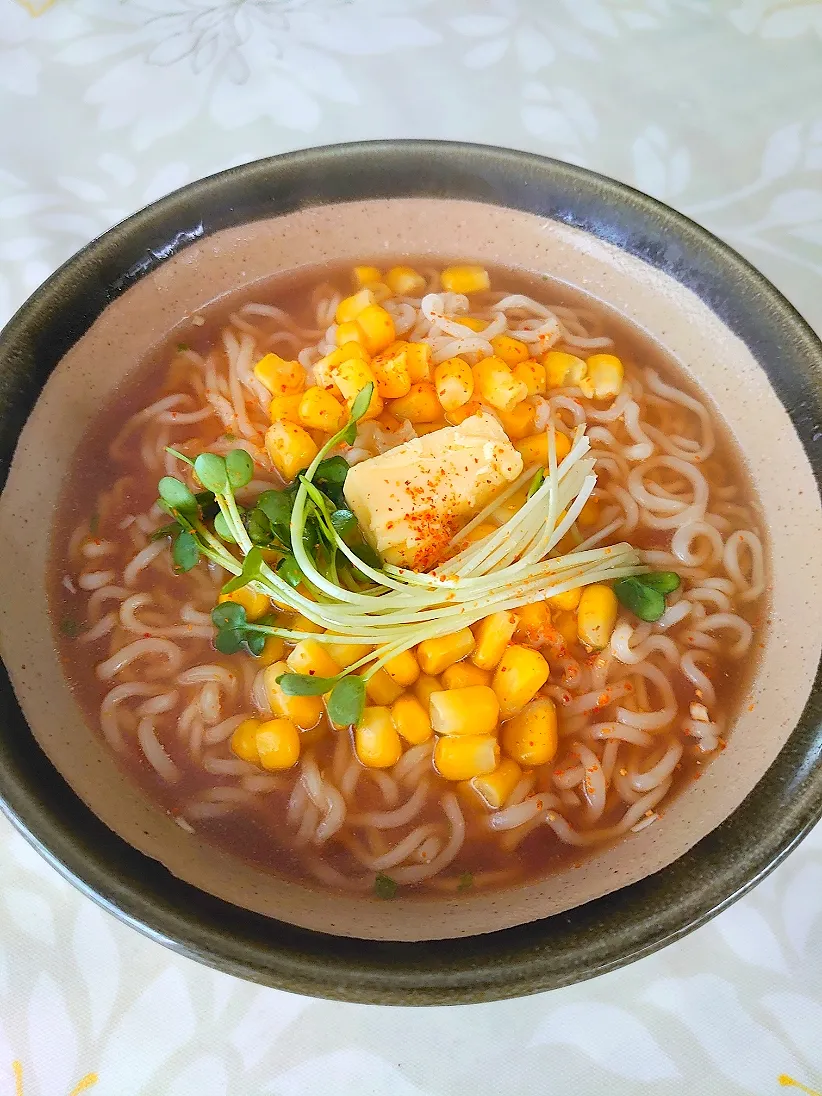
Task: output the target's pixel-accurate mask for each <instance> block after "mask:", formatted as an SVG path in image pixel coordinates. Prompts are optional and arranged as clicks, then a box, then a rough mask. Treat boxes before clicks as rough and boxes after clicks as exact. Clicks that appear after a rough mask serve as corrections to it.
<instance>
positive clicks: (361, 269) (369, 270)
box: [354, 266, 382, 289]
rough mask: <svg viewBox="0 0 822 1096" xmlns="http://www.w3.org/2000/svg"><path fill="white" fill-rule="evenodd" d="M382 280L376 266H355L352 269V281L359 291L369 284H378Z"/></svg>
mask: <svg viewBox="0 0 822 1096" xmlns="http://www.w3.org/2000/svg"><path fill="white" fill-rule="evenodd" d="M381 278H382V274H381V273H380V269H379V267H376V266H355V267H354V281H355V282H356V284H357V285H358V286H359V288H360V289H364V288H365V286H367V285H370V284H371V282H378V281H379V280H380V279H381Z"/></svg>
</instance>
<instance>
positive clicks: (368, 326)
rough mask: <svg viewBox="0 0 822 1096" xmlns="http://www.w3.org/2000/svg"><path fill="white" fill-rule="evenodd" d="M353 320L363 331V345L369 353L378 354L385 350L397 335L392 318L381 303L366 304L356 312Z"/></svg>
mask: <svg viewBox="0 0 822 1096" xmlns="http://www.w3.org/2000/svg"><path fill="white" fill-rule="evenodd" d="M355 322H356V324H357V326H358V327H359V328H360V330H361V331H362V333H363V336H364V337H363V340H362V341H363V345H364V346H365V349H366V350H367V351H368V352H369V354H378V353H379V352H380V351H381V350H385V348H386V347H388V346H390V345H391V343H392V342H393V341H394V339H396V337H397V333H396V331H395V330H394V319H393V317H392V315H391V313H390V312H386V310H385V309H384V308H383V307H382V305H379V304H369V305H367V306H366V307H365V308H364V309H363V310H362V312H360V313H359V314H358V316H357V319H356V321H355Z"/></svg>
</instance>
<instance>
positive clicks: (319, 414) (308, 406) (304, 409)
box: [297, 385, 345, 434]
mask: <svg viewBox="0 0 822 1096" xmlns="http://www.w3.org/2000/svg"><path fill="white" fill-rule="evenodd" d="M344 415H345V412H344V411H343V408H342V404H341V403H340V401H339V400H338V399H336V398H335V397H334V396H332V395H331V393H330V392H328V391H327V390H326V389H325V388H320V387H318V386H317V385H314V387H313V388H308V389H307V390H306V391H305V392H304V393H303V396H302V398H301V399H300V403H299V406H298V408H297V417H298V419H299V421H300V425H301V426H305V427H307V428H308V429H309V430H322V431H323V433H325V434H334V433H336V432H337V430H339V429H340V427H341V426H342V424H343V418H344Z"/></svg>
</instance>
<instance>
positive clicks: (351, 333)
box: [334, 320, 367, 350]
mask: <svg viewBox="0 0 822 1096" xmlns="http://www.w3.org/2000/svg"><path fill="white" fill-rule="evenodd" d="M334 338H335V340H336V343H337V346H338V347H339V346H345V344H346V343H359V344H360V345H361V346H362V348H363V350H366V349H367V347H366V345H365V332H364V331H363V329H362V328H361V327H360V325H359V324H358V323H357V321H356V320H349V321H348V322H347V323H340V324H337V330H336V332H335V335H334Z"/></svg>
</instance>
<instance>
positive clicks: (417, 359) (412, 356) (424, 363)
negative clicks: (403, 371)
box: [404, 342, 431, 384]
mask: <svg viewBox="0 0 822 1096" xmlns="http://www.w3.org/2000/svg"><path fill="white" fill-rule="evenodd" d="M404 345H405V347H406V352H405V360H406V365H407V366H408V375H409V377H410V378H411V383H412V384H413V383H414V382H415V381H428V380H430V379H431V347H430V346H429V345H428V343H415V342H412V343H405V344H404Z"/></svg>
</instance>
